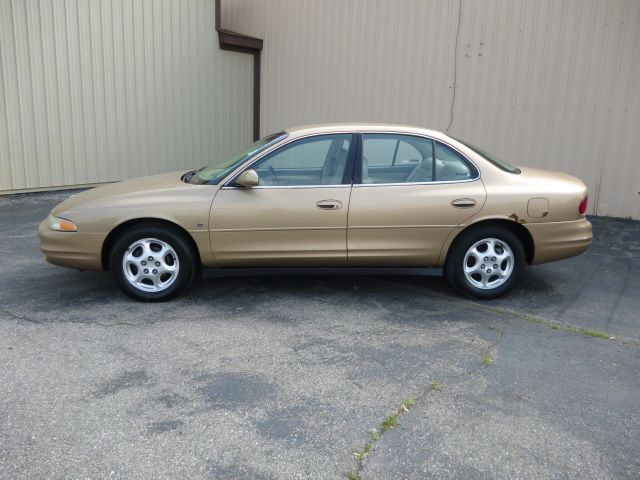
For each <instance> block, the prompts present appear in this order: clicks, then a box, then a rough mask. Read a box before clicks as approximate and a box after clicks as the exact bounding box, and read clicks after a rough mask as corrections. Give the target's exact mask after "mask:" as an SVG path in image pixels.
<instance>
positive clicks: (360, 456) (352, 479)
mask: <svg viewBox="0 0 640 480" xmlns="http://www.w3.org/2000/svg"><path fill="white" fill-rule="evenodd" d="M435 383H437V382H435ZM438 385H440V384H438ZM416 400H417V399H416V398H414V397H407V398H405V399H404V401H403V402H402V403H401V404H400V406H399V407H398V408H397V410H396V411H395V412H393V413H391V414H389V415H388V416H387V417H386V418H385V419H384V420H383V421H382V423H381V424H380V426H379V427H378V428H377V429H375V430H374V431H373V432H372V433H371V437H370V438H369V441H368V442H367V443H365V444H364V446H363V447H362V448H361V449H360V450H357V451H355V452H353V456H354V457H356V459H357V461H358V467H357V468H356V469H355V470H351V471H350V472H349V473H348V474H347V478H348V479H349V480H360V472H361V471H362V462H363V460H364V459H365V457H366V456H367V455H369V452H371V450H372V449H373V447H374V446H375V444H376V442H378V440H380V437H382V434H384V433H385V432H387V431H388V430H391V429H392V428H393V427H395V426H396V425H398V419H399V417H400V416H402V415H404V414H405V413H407V412H408V411H409V409H411V407H413V406H414V405H415V404H416Z"/></svg>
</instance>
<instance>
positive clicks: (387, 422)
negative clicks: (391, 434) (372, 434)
mask: <svg viewBox="0 0 640 480" xmlns="http://www.w3.org/2000/svg"><path fill="white" fill-rule="evenodd" d="M397 424H398V414H397V413H392V414H391V415H389V416H388V417H387V418H385V419H384V420H383V421H382V432H383V433H384V432H386V431H387V430H391V429H392V428H393V427H395V426H396V425H397Z"/></svg>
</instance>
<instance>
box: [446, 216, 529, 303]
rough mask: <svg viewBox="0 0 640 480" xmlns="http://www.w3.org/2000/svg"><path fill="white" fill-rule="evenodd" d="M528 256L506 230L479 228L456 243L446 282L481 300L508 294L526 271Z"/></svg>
mask: <svg viewBox="0 0 640 480" xmlns="http://www.w3.org/2000/svg"><path fill="white" fill-rule="evenodd" d="M524 265H525V252H524V248H523V246H522V243H521V242H520V240H519V239H518V237H517V236H516V235H515V234H513V233H512V232H511V231H509V230H507V229H505V228H497V227H480V228H477V229H473V230H470V231H469V232H466V233H463V234H462V235H461V237H460V238H458V239H456V241H455V242H454V244H453V246H452V247H451V251H450V253H449V255H448V257H447V261H446V263H445V268H444V271H445V276H446V277H447V280H448V281H449V282H450V283H451V284H452V285H453V286H454V287H455V288H456V289H457V290H458V291H460V292H462V293H464V294H466V295H469V296H471V297H474V298H479V299H490V298H497V297H500V296H501V295H504V294H505V293H507V292H509V291H510V290H511V289H512V288H513V287H514V286H515V285H516V284H517V283H518V281H519V280H520V277H521V276H522V273H523V271H524Z"/></svg>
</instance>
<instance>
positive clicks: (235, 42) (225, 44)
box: [215, 0, 262, 141]
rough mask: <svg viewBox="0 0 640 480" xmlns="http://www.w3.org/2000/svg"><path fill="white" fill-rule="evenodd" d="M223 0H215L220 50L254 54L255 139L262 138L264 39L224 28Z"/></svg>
mask: <svg viewBox="0 0 640 480" xmlns="http://www.w3.org/2000/svg"><path fill="white" fill-rule="evenodd" d="M221 3H222V0H215V16H216V32H218V42H219V44H220V50H230V51H232V52H240V53H248V54H250V55H253V140H254V141H255V140H258V139H259V138H260V53H261V52H262V39H261V38H256V37H250V36H248V35H242V34H241V33H236V32H232V31H230V30H225V29H224V28H222V5H221Z"/></svg>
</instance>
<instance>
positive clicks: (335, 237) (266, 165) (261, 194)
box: [210, 134, 355, 267]
mask: <svg viewBox="0 0 640 480" xmlns="http://www.w3.org/2000/svg"><path fill="white" fill-rule="evenodd" d="M354 158H355V142H353V135H351V134H324V135H315V136H310V137H305V138H302V139H299V140H294V141H292V142H290V143H288V144H286V145H284V146H282V147H280V148H279V149H277V150H275V151H274V152H271V153H269V154H267V155H266V156H264V157H262V158H261V159H259V160H257V161H256V162H255V163H253V164H252V165H250V166H248V167H247V168H252V169H254V170H255V171H256V172H257V173H258V176H259V178H260V183H259V185H258V186H257V187H252V188H247V187H239V186H235V185H234V184H233V182H230V183H229V184H228V185H226V186H224V187H222V188H221V189H220V191H219V192H218V194H217V195H216V197H215V199H214V201H213V205H212V208H211V218H210V238H211V246H212V249H213V254H214V259H215V263H216V265H217V266H220V267H231V266H238V267H239V266H247V267H249V266H314V265H326V266H342V265H346V264H347V213H348V211H349V196H350V192H351V177H352V169H353V161H354Z"/></svg>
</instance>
